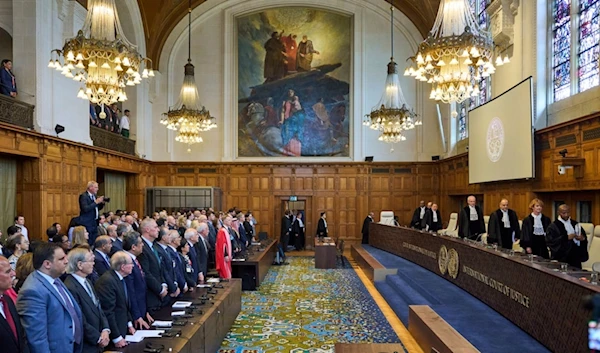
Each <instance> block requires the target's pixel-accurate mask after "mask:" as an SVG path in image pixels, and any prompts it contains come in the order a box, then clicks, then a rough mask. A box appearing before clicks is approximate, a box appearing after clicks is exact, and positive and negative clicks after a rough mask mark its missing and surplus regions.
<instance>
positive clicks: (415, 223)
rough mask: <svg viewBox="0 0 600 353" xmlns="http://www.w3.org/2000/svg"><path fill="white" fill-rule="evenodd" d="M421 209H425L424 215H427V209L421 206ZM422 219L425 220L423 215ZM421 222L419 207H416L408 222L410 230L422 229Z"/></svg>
mask: <svg viewBox="0 0 600 353" xmlns="http://www.w3.org/2000/svg"><path fill="white" fill-rule="evenodd" d="M423 208H425V213H427V207H424V206H423ZM423 218H425V215H423ZM422 222H423V219H422V218H421V207H417V209H416V210H415V212H413V216H412V220H411V221H410V226H411V227H412V228H416V229H421V228H423V225H422Z"/></svg>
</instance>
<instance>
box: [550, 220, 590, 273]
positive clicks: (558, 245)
mask: <svg viewBox="0 0 600 353" xmlns="http://www.w3.org/2000/svg"><path fill="white" fill-rule="evenodd" d="M570 222H571V225H572V226H573V229H575V225H576V224H577V222H576V221H574V220H572V219H571V220H570ZM581 235H583V237H584V238H585V239H584V240H581V241H580V244H579V246H577V244H575V242H574V241H573V240H569V235H568V234H567V229H566V228H565V225H564V224H563V223H562V222H561V221H560V220H558V219H557V220H556V221H554V222H553V223H552V224H550V226H548V230H547V231H546V243H547V244H548V247H549V248H550V253H551V256H552V257H551V258H552V260H557V261H560V262H566V263H568V264H569V265H571V266H573V267H577V268H581V263H582V262H585V261H587V260H588V258H589V254H588V251H587V245H588V241H587V236H586V234H585V230H583V228H581Z"/></svg>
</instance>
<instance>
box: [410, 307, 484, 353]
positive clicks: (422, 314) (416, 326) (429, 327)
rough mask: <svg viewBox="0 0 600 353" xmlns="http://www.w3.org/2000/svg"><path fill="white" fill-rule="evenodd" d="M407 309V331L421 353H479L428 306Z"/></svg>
mask: <svg viewBox="0 0 600 353" xmlns="http://www.w3.org/2000/svg"><path fill="white" fill-rule="evenodd" d="M408 308H409V313H408V331H409V332H410V334H411V335H412V336H413V337H414V339H415V341H417V344H418V345H419V346H420V347H421V349H422V350H423V352H436V353H477V352H479V350H477V348H475V347H474V346H473V345H472V344H471V343H470V342H469V341H467V340H466V339H465V338H464V337H463V336H462V335H461V334H460V333H458V331H456V330H455V329H454V328H453V327H452V326H450V325H449V324H448V323H447V322H446V321H445V320H444V319H442V318H441V317H440V316H439V315H438V314H437V313H436V312H435V311H433V309H431V308H430V307H429V306H428V305H409V307H408Z"/></svg>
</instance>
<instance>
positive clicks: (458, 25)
mask: <svg viewBox="0 0 600 353" xmlns="http://www.w3.org/2000/svg"><path fill="white" fill-rule="evenodd" d="M493 52H494V42H493V41H492V35H491V33H490V32H488V31H486V30H484V29H481V28H480V26H479V24H478V23H477V20H476V19H475V16H474V15H473V12H472V11H471V8H470V6H469V4H468V2H467V0H441V2H440V7H439V9H438V13H437V17H436V19H435V23H434V25H433V28H432V29H431V32H429V35H428V36H427V38H426V39H425V40H424V41H423V42H422V43H421V44H420V45H419V49H418V51H417V54H416V55H415V56H414V57H412V58H411V59H412V60H413V62H414V64H415V66H410V67H409V68H407V69H406V71H404V75H405V76H413V77H414V78H415V79H417V80H419V81H424V82H427V83H431V84H432V85H433V87H432V89H431V94H430V95H429V98H430V99H435V100H437V101H442V102H444V103H452V102H456V103H461V102H463V101H464V100H466V99H468V98H470V97H475V96H477V95H478V94H479V82H480V80H481V78H485V77H488V76H490V75H491V74H493V73H494V72H496V68H495V67H494V64H493V63H492V57H493ZM508 62H509V59H508V55H506V56H505V57H504V59H502V57H501V56H498V57H497V58H496V66H501V65H503V64H507V63H508Z"/></svg>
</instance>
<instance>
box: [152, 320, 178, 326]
mask: <svg viewBox="0 0 600 353" xmlns="http://www.w3.org/2000/svg"><path fill="white" fill-rule="evenodd" d="M152 326H155V327H171V326H173V321H161V320H156V321H154V322H153V323H152Z"/></svg>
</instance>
